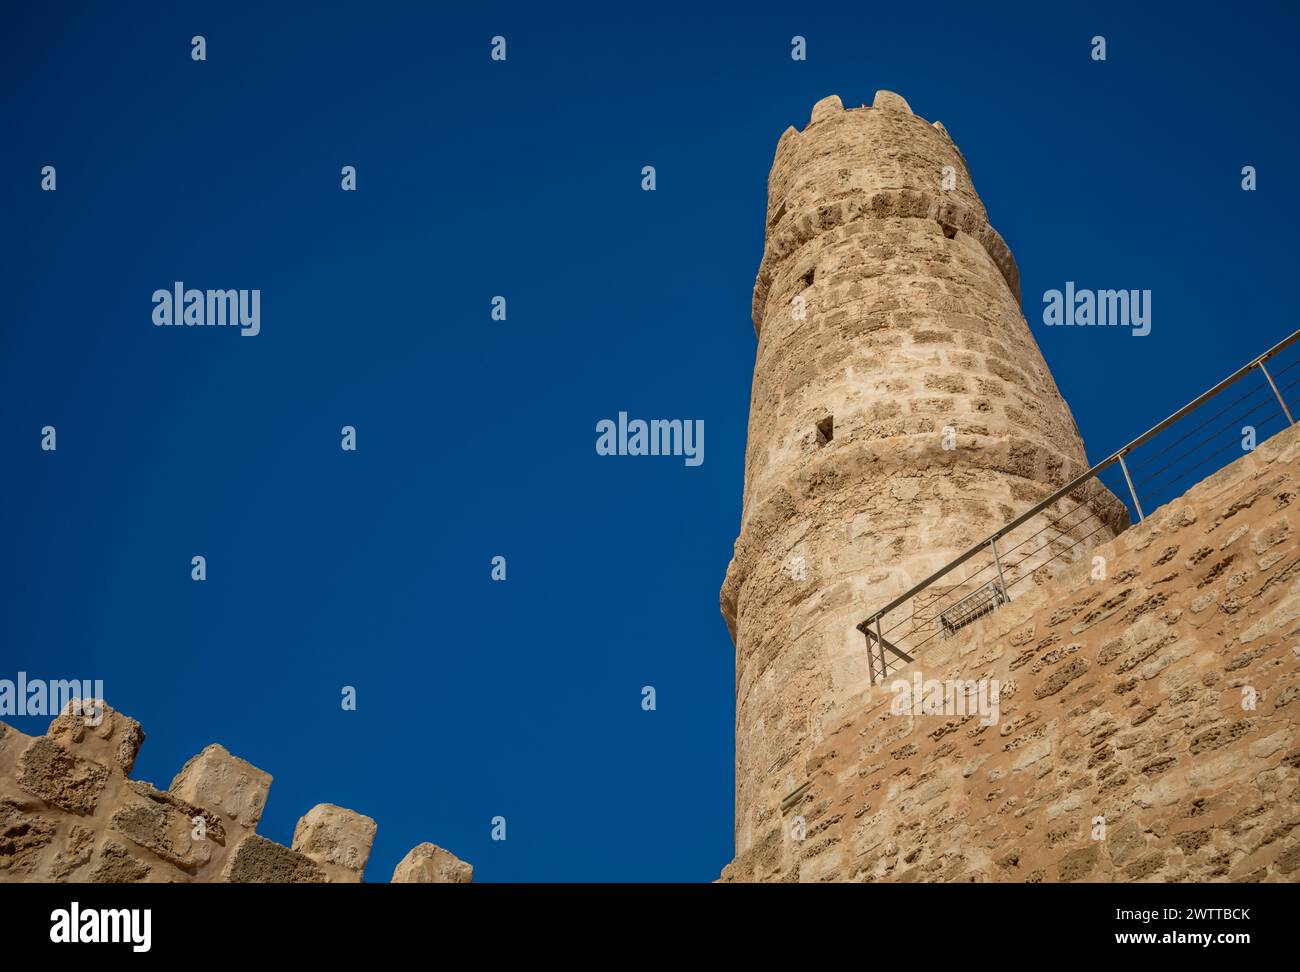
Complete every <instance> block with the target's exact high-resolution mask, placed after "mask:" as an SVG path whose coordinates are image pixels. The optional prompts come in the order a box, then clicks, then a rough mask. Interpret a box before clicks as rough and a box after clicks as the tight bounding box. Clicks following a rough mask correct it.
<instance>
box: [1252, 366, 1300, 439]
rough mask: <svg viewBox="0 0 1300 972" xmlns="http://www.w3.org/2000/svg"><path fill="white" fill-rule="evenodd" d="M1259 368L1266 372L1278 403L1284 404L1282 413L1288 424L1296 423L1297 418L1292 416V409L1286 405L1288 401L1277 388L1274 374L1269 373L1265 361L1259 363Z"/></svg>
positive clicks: (1265, 374) (1265, 375)
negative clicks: (1283, 398) (1284, 399)
mask: <svg viewBox="0 0 1300 972" xmlns="http://www.w3.org/2000/svg"><path fill="white" fill-rule="evenodd" d="M1259 370H1260V371H1262V372H1264V377H1265V378H1267V379H1268V385H1269V387H1270V388H1272V389H1273V394H1274V395H1276V396H1277V403H1278V404H1279V405H1281V406H1282V414H1283V415H1285V416H1286V421H1287V424H1288V425H1295V419H1293V418H1292V417H1291V410H1290V409H1288V408H1287V407H1286V402H1284V401H1283V400H1282V393H1281V392H1280V391H1278V390H1277V385H1276V384H1274V383H1273V376H1272V375H1270V374H1269V373H1268V369H1267V368H1265V367H1264V362H1262V361H1261V362H1260V363H1259Z"/></svg>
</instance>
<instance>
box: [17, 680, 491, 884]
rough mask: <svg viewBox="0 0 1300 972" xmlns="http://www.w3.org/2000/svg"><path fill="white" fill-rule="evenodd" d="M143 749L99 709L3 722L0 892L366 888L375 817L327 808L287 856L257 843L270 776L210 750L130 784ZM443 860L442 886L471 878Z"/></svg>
mask: <svg viewBox="0 0 1300 972" xmlns="http://www.w3.org/2000/svg"><path fill="white" fill-rule="evenodd" d="M87 714H89V715H90V717H91V718H90V720H89V721H87V720H86V718H85V716H86V715H87ZM143 740H144V733H143V731H141V729H140V725H139V723H137V722H136V721H135V720H134V719H131V718H129V717H127V716H124V715H122V714H121V713H119V712H116V711H114V710H113V709H112V708H110V707H108V706H106V705H102V703H101V704H100V707H99V708H96V707H94V706H90V707H87V709H86V710H85V711H82V710H80V709H76V710H74V709H73V708H72V707H69V708H68V709H67V710H65V711H64V712H62V713H60V715H59V716H58V717H57V718H56V719H55V720H54V721H53V722H52V723H51V724H50V728H49V730H48V732H47V734H46V735H44V736H38V737H32V736H27V735H24V734H23V733H21V732H19V731H17V730H16V729H14V728H13V727H12V726H7V725H5V724H4V723H0V882H49V881H79V882H86V881H89V882H133V881H145V882H169V883H189V882H206V881H250V882H268V881H289V882H316V883H324V882H334V883H342V882H358V881H360V880H361V877H362V873H363V872H364V870H365V866H366V859H367V858H368V856H369V854H370V848H371V845H372V844H373V842H374V838H375V833H376V826H375V822H374V821H373V820H371V819H370V818H369V817H365V816H362V815H361V814H358V813H354V812H352V811H351V810H345V809H343V808H341V807H337V806H334V805H332V804H321V805H319V806H317V807H314V808H313V809H312V810H311V811H309V812H308V813H307V814H306V815H305V816H304V817H303V818H302V819H301V820H300V821H299V824H298V828H297V831H296V832H295V834H294V847H295V848H296V849H290V848H288V847H283V846H281V845H279V844H276V843H274V842H272V841H269V840H266V839H265V838H263V837H259V836H257V834H256V833H255V831H256V826H257V822H258V820H259V818H260V817H261V813H262V808H263V806H264V805H265V802H266V795H267V791H268V789H269V787H270V783H271V777H270V775H269V774H267V773H264V772H262V771H261V770H259V769H257V768H256V767H254V766H252V765H250V764H249V763H247V762H245V761H244V760H242V759H237V758H236V757H234V756H232V755H230V753H228V752H227V751H226V750H225V749H223V748H222V747H221V746H217V745H213V746H209V747H207V748H206V749H205V750H203V752H201V753H199V754H198V755H197V756H195V757H194V758H193V759H191V760H190V761H189V762H188V763H186V764H185V766H184V768H183V769H182V770H181V772H180V773H178V774H177V776H176V778H175V779H174V780H173V782H172V788H171V789H170V790H167V791H163V790H159V789H158V788H157V787H155V786H153V785H152V784H150V783H146V782H144V781H142V780H132V779H130V778H129V772H130V770H131V769H132V768H133V766H134V764H135V757H136V754H137V752H138V751H139V748H140V745H141V743H142V742H143ZM426 846H428V847H430V848H433V845H432V844H429V845H426ZM434 850H437V849H436V848H434ZM437 854H439V855H445V856H446V859H445V860H444V859H442V858H438V859H437V860H435V861H434V862H433V863H432V864H429V865H428V868H426V870H427V869H431V873H435V874H436V875H438V877H436V878H433V879H435V880H460V879H464V880H468V874H469V865H467V864H463V863H462V862H458V861H456V859H455V858H454V857H452V856H451V855H450V854H447V853H446V852H445V851H437ZM457 865H458V866H459V869H458V867H457ZM417 871H418V868H417ZM462 873H463V875H464V876H463V878H462V877H458V876H457V875H460V874H462Z"/></svg>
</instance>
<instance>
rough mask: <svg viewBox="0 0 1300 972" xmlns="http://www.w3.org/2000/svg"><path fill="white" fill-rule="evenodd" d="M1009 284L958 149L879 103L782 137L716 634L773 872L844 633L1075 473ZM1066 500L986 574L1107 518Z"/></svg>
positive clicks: (840, 710)
mask: <svg viewBox="0 0 1300 972" xmlns="http://www.w3.org/2000/svg"><path fill="white" fill-rule="evenodd" d="M1019 286H1020V285H1019V272H1018V271H1017V269H1016V263H1015V259H1014V258H1013V256H1012V255H1011V251H1010V249H1009V248H1008V247H1007V245H1006V243H1005V242H1004V241H1003V240H1002V238H1001V237H1000V236H999V235H998V233H997V232H996V231H995V230H994V229H993V227H992V226H991V225H990V223H989V219H988V215H987V213H986V212H985V209H984V204H983V203H982V202H981V200H980V197H979V195H978V193H977V192H976V191H975V187H974V185H973V183H972V181H971V175H970V171H969V170H968V168H967V166H966V162H965V160H964V159H963V157H962V155H961V153H960V151H958V149H957V147H956V145H955V144H954V143H953V141H952V139H951V138H950V137H949V136H948V134H947V133H946V132H945V131H944V130H943V129H942V128H941V127H936V126H934V125H931V124H929V123H928V122H926V121H925V120H923V119H922V118H920V117H917V116H916V115H914V114H913V113H912V110H911V108H910V107H909V105H908V104H907V102H906V101H905V100H904V99H903V98H902V97H901V96H899V95H897V94H894V93H892V92H889V91H881V92H878V93H877V94H876V96H875V99H874V101H873V103H872V107H870V108H867V107H863V108H852V109H849V110H847V111H846V110H844V106H843V104H842V102H841V101H840V99H839V98H838V97H835V96H831V97H828V98H824V99H822V100H821V101H819V102H818V103H817V104H816V106H815V107H814V108H813V112H812V118H811V121H810V123H809V125H808V126H807V127H806V128H805V129H804V130H803V131H802V132H789V131H788V132H786V133H785V134H784V135H783V136H782V137H781V139H780V141H779V143H778V145H777V151H776V158H775V161H774V163H773V166H772V171H771V174H770V176H769V179H768V206H767V230H766V239H765V244H764V251H763V258H762V262H761V264H760V266H759V270H758V275H757V280H756V281H755V285H754V295H753V318H754V328H755V333H756V334H757V336H758V349H757V353H756V358H755V364H754V382H753V392H752V395H751V400H750V401H751V404H750V417H749V440H748V445H747V450H746V456H745V485H744V496H743V512H742V516H741V527H740V535H739V537H738V538H737V540H736V544H735V552H734V556H733V558H732V561H731V563H730V565H729V567H728V569H727V575H726V579H725V581H724V583H723V587H722V592H721V597H720V601H721V606H722V613H723V617H724V619H725V620H726V623H727V625H728V627H729V629H730V630H731V633H732V636H733V638H734V640H735V643H736V767H737V771H736V852H737V854H738V855H743V854H744V853H745V852H746V851H747V850H748V849H749V848H751V847H754V846H759V845H762V846H764V847H766V848H768V850H767V851H765V852H764V853H763V854H761V855H759V856H760V858H761V859H762V860H764V861H766V862H767V863H768V864H770V865H771V866H773V867H774V868H777V871H774V872H773V873H774V874H775V873H778V872H779V873H785V868H784V865H782V864H781V863H780V862H781V861H783V860H785V859H786V857H787V856H788V855H785V854H784V853H782V854H774V853H773V852H772V850H771V848H772V846H773V844H772V843H771V838H770V837H769V833H770V832H775V833H777V834H778V836H779V834H780V832H781V830H782V828H783V820H785V816H784V815H783V813H782V810H781V802H782V801H783V800H784V799H785V798H786V796H787V795H788V794H790V793H792V792H793V791H794V790H795V789H796V787H798V786H799V785H800V784H801V783H802V782H803V774H804V766H805V764H806V762H807V759H808V757H809V755H810V753H811V752H812V750H813V748H814V747H815V746H817V745H818V743H819V742H820V740H821V739H823V738H824V736H825V733H826V731H827V727H828V726H829V725H831V724H833V723H834V722H835V721H836V720H837V719H838V718H840V717H841V716H842V715H843V714H844V712H846V711H847V708H846V707H849V706H852V705H854V704H856V703H855V701H854V700H855V699H856V698H857V697H859V696H860V695H861V693H862V692H863V691H864V690H865V689H866V688H867V687H868V686H869V684H870V681H871V670H870V666H869V665H868V664H867V659H866V657H865V655H866V653H865V650H864V649H865V637H864V635H863V634H862V633H861V632H860V631H858V630H857V625H858V623H859V622H861V621H862V620H863V619H864V618H866V617H867V616H869V614H870V613H871V612H872V610H874V609H877V608H879V607H881V606H883V605H884V604H886V603H888V602H889V601H890V600H891V599H892V598H893V597H895V596H897V595H898V594H901V593H902V592H903V591H905V590H906V589H907V588H909V587H910V586H911V585H912V584H914V583H916V582H917V581H919V580H921V579H922V578H924V577H925V576H926V575H928V574H930V573H931V572H933V571H934V570H936V569H938V568H940V567H942V566H944V565H945V564H946V563H948V562H949V561H951V560H952V559H954V558H955V557H956V556H957V555H958V554H960V553H962V552H963V551H964V550H965V549H966V548H968V547H969V546H971V545H972V544H974V543H976V542H977V541H979V540H981V539H982V538H984V537H985V536H987V535H988V534H990V533H991V532H992V531H993V530H995V529H997V528H998V527H1000V526H1002V525H1003V524H1004V523H1006V522H1007V521H1008V520H1009V519H1011V518H1012V517H1013V516H1015V515H1016V514H1018V513H1020V512H1021V511H1023V510H1025V509H1027V508H1029V507H1031V506H1033V505H1034V504H1035V503H1036V502H1037V501H1039V500H1041V499H1043V498H1045V497H1047V496H1048V495H1050V494H1051V493H1052V492H1053V491H1054V490H1055V488H1057V487H1059V486H1060V485H1063V484H1064V483H1066V482H1067V481H1069V480H1070V479H1071V478H1073V477H1074V476H1075V475H1077V474H1078V473H1081V472H1083V471H1084V470H1085V469H1087V468H1088V461H1087V457H1086V455H1085V452H1084V448H1083V443H1082V441H1081V439H1080V436H1079V432H1078V429H1077V428H1076V427H1075V423H1074V419H1073V418H1072V416H1071V414H1070V410H1069V409H1068V408H1067V407H1066V404H1065V402H1064V401H1063V400H1062V398H1061V396H1060V394H1059V392H1058V391H1057V388H1056V385H1055V383H1054V382H1053V380H1052V376H1051V374H1050V373H1049V372H1048V370H1047V366H1046V364H1045V362H1044V361H1043V358H1042V355H1041V353H1040V352H1039V350H1038V345H1037V343H1036V342H1035V340H1034V337H1033V335H1032V334H1031V332H1030V329H1029V327H1028V325H1027V324H1026V322H1025V319H1024V316H1023V315H1022V313H1021V310H1020V302H1019V301H1020V293H1019ZM1080 499H1081V501H1082V508H1083V513H1082V514H1081V515H1079V516H1075V517H1074V518H1073V519H1070V520H1065V519H1063V514H1064V513H1065V512H1066V510H1064V509H1053V510H1051V511H1049V514H1050V517H1051V519H1052V520H1055V521H1056V523H1055V525H1053V523H1052V522H1051V521H1050V520H1049V519H1048V516H1047V515H1045V516H1043V517H1040V518H1036V519H1035V520H1034V521H1033V522H1031V523H1030V524H1027V525H1026V526H1025V527H1024V528H1022V530H1021V531H1020V532H1019V533H1017V534H1016V535H1014V536H1012V537H1010V538H1008V540H1009V542H1008V544H1007V547H1008V548H1010V547H1011V546H1012V545H1013V544H1014V543H1016V542H1018V541H1020V540H1022V539H1024V538H1026V537H1028V536H1030V535H1031V534H1036V533H1037V532H1038V531H1040V530H1042V531H1043V532H1042V533H1041V534H1040V535H1038V537H1037V538H1036V539H1035V540H1034V545H1033V546H1028V547H1025V548H1023V549H1022V550H1021V551H1020V552H1019V553H1018V554H1017V556H1016V558H1015V559H1014V561H1008V562H1007V564H1006V567H1007V580H1008V583H1015V582H1017V581H1020V580H1024V581H1025V584H1022V585H1021V587H1020V588H1018V590H1021V589H1024V588H1025V587H1028V586H1029V585H1030V583H1031V582H1034V581H1037V580H1038V579H1039V575H1038V573H1037V571H1038V568H1040V567H1041V566H1042V565H1043V564H1045V563H1050V564H1052V566H1051V567H1050V568H1048V571H1054V570H1056V569H1058V568H1064V567H1066V566H1068V565H1069V564H1070V563H1072V562H1074V561H1075V560H1076V559H1078V558H1082V557H1083V556H1085V554H1086V553H1087V551H1088V548H1089V547H1090V546H1093V545H1096V544H1099V543H1103V542H1105V541H1106V540H1108V539H1110V538H1111V537H1112V536H1114V535H1115V533H1116V532H1117V531H1119V530H1122V529H1123V528H1124V527H1125V526H1127V522H1128V520H1127V512H1126V511H1125V509H1124V507H1123V504H1122V503H1120V502H1119V501H1118V500H1117V499H1116V498H1115V497H1114V496H1112V495H1111V494H1110V493H1109V492H1107V491H1106V490H1105V489H1104V488H1100V487H1096V488H1090V489H1089V490H1088V491H1086V492H1084V493H1082V494H1081V496H1080ZM1071 508H1073V505H1072V504H1071ZM1044 528H1045V529H1044ZM1076 540H1077V541H1079V543H1078V545H1077V546H1076V547H1074V548H1073V549H1071V550H1070V551H1069V552H1068V553H1066V554H1064V555H1062V556H1061V557H1059V558H1058V559H1056V560H1053V557H1054V556H1055V555H1056V554H1057V553H1059V552H1060V551H1061V550H1062V549H1063V548H1065V547H1067V546H1068V545H1069V544H1070V543H1073V542H1074V541H1076ZM1040 545H1041V547H1040ZM1025 553H1028V556H1025V557H1023V558H1022V554H1025ZM1048 571H1044V572H1043V576H1042V577H1041V579H1043V580H1046V579H1047V578H1046V574H1047V573H1048ZM949 591H950V589H949V588H943V589H935V590H934V592H933V593H934V594H936V595H937V594H946V593H948V592H949ZM954 600H955V597H954ZM1078 681H1079V682H1080V683H1081V682H1085V681H1087V676H1086V675H1085V676H1084V677H1081V678H1080V679H1079V680H1078ZM1071 684H1075V683H1071ZM1069 690H1070V689H1069V687H1068V686H1066V687H1063V692H1064V693H1068V692H1069Z"/></svg>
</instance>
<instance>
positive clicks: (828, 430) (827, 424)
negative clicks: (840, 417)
mask: <svg viewBox="0 0 1300 972" xmlns="http://www.w3.org/2000/svg"><path fill="white" fill-rule="evenodd" d="M833 438H835V416H834V415H828V416H826V417H825V418H824V419H822V420H821V421H820V422H818V423H817V445H818V446H819V447H820V446H824V445H825V444H826V443H827V442H830V441H831V439H833Z"/></svg>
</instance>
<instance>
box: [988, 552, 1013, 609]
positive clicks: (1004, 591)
mask: <svg viewBox="0 0 1300 972" xmlns="http://www.w3.org/2000/svg"><path fill="white" fill-rule="evenodd" d="M989 547H990V548H991V549H992V551H993V565H994V566H995V567H997V569H998V586H999V587H1001V588H1002V599H1003V601H1005V602H1010V601H1011V595H1010V594H1008V593H1007V579H1006V578H1005V577H1003V576H1002V561H1000V560H999V559H998V542H997V540H990V541H989Z"/></svg>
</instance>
